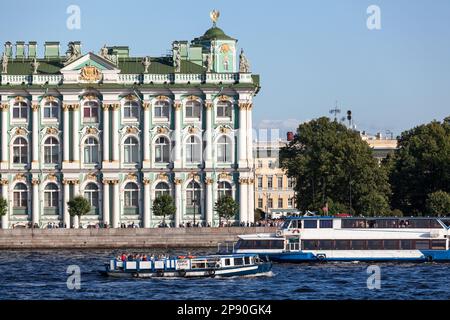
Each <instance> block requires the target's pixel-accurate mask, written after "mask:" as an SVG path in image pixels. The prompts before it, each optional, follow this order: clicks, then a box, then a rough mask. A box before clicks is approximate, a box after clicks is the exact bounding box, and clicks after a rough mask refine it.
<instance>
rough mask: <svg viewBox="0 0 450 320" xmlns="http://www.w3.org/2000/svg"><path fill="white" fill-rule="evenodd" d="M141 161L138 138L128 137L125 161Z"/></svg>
mask: <svg viewBox="0 0 450 320" xmlns="http://www.w3.org/2000/svg"><path fill="white" fill-rule="evenodd" d="M138 161H139V143H138V141H137V139H136V138H134V137H128V138H126V139H125V142H124V162H125V163H137V162H138Z"/></svg>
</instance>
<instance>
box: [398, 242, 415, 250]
mask: <svg viewBox="0 0 450 320" xmlns="http://www.w3.org/2000/svg"><path fill="white" fill-rule="evenodd" d="M412 242H413V240H400V245H401V249H402V250H412V249H413V243H412Z"/></svg>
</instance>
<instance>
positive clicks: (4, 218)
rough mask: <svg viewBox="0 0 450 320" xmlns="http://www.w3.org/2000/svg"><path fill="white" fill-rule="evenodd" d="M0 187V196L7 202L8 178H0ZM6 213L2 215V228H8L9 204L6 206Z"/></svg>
mask: <svg viewBox="0 0 450 320" xmlns="http://www.w3.org/2000/svg"><path fill="white" fill-rule="evenodd" d="M1 187H2V198H3V199H5V200H6V201H7V202H8V203H9V201H8V180H6V179H2V180H1ZM6 208H7V209H6V214H5V215H3V216H2V229H8V228H9V219H8V217H9V205H8V206H7V207H6Z"/></svg>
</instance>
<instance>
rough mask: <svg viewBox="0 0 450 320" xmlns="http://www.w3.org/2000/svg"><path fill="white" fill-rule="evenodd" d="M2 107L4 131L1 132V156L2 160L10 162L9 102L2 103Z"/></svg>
mask: <svg viewBox="0 0 450 320" xmlns="http://www.w3.org/2000/svg"><path fill="white" fill-rule="evenodd" d="M1 107H2V109H1V111H2V132H1V135H2V137H1V140H2V145H1V149H2V150H1V156H2V162H9V161H8V116H9V113H8V107H9V106H8V104H7V103H2V105H1Z"/></svg>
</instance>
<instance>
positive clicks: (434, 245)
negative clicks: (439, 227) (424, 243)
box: [431, 240, 447, 250]
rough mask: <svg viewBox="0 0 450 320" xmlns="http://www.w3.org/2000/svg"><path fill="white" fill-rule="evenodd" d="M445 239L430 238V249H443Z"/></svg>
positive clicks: (444, 247)
mask: <svg viewBox="0 0 450 320" xmlns="http://www.w3.org/2000/svg"><path fill="white" fill-rule="evenodd" d="M446 242H447V240H431V250H445V249H446Z"/></svg>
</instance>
